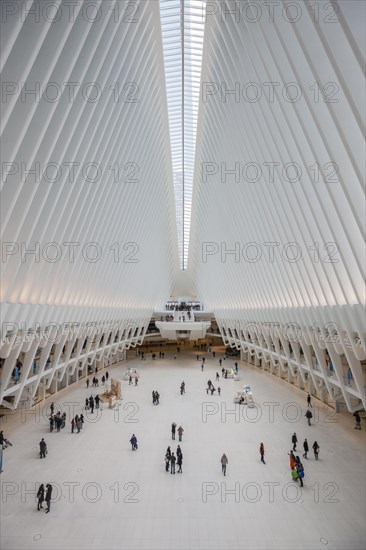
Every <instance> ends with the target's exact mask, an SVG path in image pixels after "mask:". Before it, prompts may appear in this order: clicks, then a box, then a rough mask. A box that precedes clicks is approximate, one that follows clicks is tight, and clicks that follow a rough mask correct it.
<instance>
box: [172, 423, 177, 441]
mask: <svg viewBox="0 0 366 550" xmlns="http://www.w3.org/2000/svg"><path fill="white" fill-rule="evenodd" d="M176 428H177V425H176V423H175V422H173V424H172V439H175V430H176Z"/></svg>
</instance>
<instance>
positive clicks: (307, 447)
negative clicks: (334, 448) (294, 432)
mask: <svg viewBox="0 0 366 550" xmlns="http://www.w3.org/2000/svg"><path fill="white" fill-rule="evenodd" d="M302 446H303V448H304V454H303V455H302V456H303V457H304V458H307V457H308V452H309V445H308V440H307V439H306V438H305V440H304V443H303V444H302Z"/></svg>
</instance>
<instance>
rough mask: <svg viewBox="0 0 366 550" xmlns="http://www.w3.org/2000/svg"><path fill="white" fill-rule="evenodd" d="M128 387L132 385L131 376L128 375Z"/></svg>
mask: <svg viewBox="0 0 366 550" xmlns="http://www.w3.org/2000/svg"><path fill="white" fill-rule="evenodd" d="M128 385H129V386H131V385H132V376H131V375H130V377H129V379H128Z"/></svg>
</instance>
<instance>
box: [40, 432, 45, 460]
mask: <svg viewBox="0 0 366 550" xmlns="http://www.w3.org/2000/svg"><path fill="white" fill-rule="evenodd" d="M46 452H47V444H46V442H45V440H44V439H43V437H42V439H41V441H40V442H39V458H46Z"/></svg>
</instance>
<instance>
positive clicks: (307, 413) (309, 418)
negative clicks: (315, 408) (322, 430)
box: [305, 409, 313, 426]
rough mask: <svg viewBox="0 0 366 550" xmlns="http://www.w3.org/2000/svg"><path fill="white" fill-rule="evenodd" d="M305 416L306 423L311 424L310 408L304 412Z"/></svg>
mask: <svg viewBox="0 0 366 550" xmlns="http://www.w3.org/2000/svg"><path fill="white" fill-rule="evenodd" d="M305 416H306V418H307V419H308V425H309V426H311V422H310V420H311V419H312V418H313V413H312V412H311V410H310V409H308V410H307V411H306V413H305Z"/></svg>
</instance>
